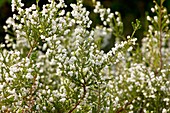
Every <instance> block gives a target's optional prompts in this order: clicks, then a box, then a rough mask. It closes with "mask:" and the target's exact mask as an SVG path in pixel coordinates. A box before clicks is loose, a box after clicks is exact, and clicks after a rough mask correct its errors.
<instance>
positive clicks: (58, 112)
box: [0, 0, 170, 113]
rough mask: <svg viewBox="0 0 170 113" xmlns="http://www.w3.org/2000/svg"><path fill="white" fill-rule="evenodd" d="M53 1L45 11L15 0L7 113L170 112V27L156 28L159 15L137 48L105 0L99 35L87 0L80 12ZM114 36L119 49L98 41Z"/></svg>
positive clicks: (5, 83) (3, 48) (1, 103)
mask: <svg viewBox="0 0 170 113" xmlns="http://www.w3.org/2000/svg"><path fill="white" fill-rule="evenodd" d="M48 2H49V3H48V4H45V5H43V7H42V10H40V8H39V7H38V5H35V4H33V5H32V6H31V7H29V8H25V9H24V8H23V6H24V4H23V3H21V0H12V11H16V12H17V14H13V17H10V18H9V19H8V20H7V21H6V23H7V25H6V26H4V29H5V31H6V32H8V34H7V35H6V37H5V40H6V41H5V44H0V112H17V113H20V112H26V113H27V112H31V113H36V112H52V113H67V112H68V113H73V112H82V113H86V112H88V113H95V112H104V113H119V112H124V111H127V112H129V113H133V112H134V113H135V112H144V113H147V112H162V113H168V112H170V108H169V106H170V93H169V92H170V80H169V76H170V65H169V64H168V62H169V61H170V58H169V56H170V55H169V52H168V51H169V49H170V48H169V45H168V44H169V42H168V41H169V39H168V36H169V35H168V31H169V28H168V25H167V26H165V27H164V28H160V29H155V28H156V27H155V25H157V24H156V22H157V23H158V24H159V21H158V20H159V19H160V17H159V16H158V17H157V19H156V17H154V19H152V18H151V17H148V18H149V21H151V25H150V26H149V30H148V35H147V36H146V38H144V39H143V40H144V43H142V44H143V46H142V48H134V47H135V46H136V40H137V39H136V38H134V37H133V34H132V36H127V39H126V40H124V41H120V40H122V39H120V38H122V37H123V35H122V33H123V23H122V22H121V17H120V14H119V13H118V12H115V13H111V10H110V9H109V8H108V9H105V8H103V7H102V6H101V3H100V2H95V1H93V3H94V4H95V9H94V13H99V14H100V19H101V21H102V22H103V25H98V26H96V27H94V28H92V29H89V28H90V27H91V24H92V20H90V18H89V14H90V12H89V11H87V10H86V8H85V7H84V6H83V3H82V1H81V0H78V1H77V4H70V7H71V8H72V11H67V10H66V8H67V5H66V4H65V3H64V1H63V0H57V2H55V0H48ZM37 3H38V0H37ZM157 7H158V6H157ZM161 9H162V8H161ZM152 10H153V12H155V11H157V10H159V8H157V9H156V8H154V9H152ZM162 13H163V14H164V15H163V14H162V15H163V16H166V15H167V14H166V11H164V10H163V12H162ZM161 19H162V18H161ZM165 20H169V19H168V17H166V18H165ZM152 21H153V22H152ZM162 22H165V21H162ZM160 24H161V23H160ZM166 24H168V23H167V22H166ZM157 26H158V25H157ZM134 27H135V26H134ZM11 28H12V32H11V31H10V30H11ZM136 29H137V28H136ZM160 30H161V31H160ZM111 35H114V36H115V37H116V39H115V40H116V41H115V42H116V43H115V46H114V47H113V48H111V50H110V51H109V52H107V53H105V52H104V51H103V50H101V49H100V47H101V45H102V43H101V45H100V44H99V43H98V41H97V40H98V37H100V36H103V37H105V36H106V37H107V36H110V37H109V38H111ZM160 38H161V39H162V40H161V41H160ZM103 40H105V41H103V43H104V44H103V45H104V46H105V45H107V41H106V39H103ZM158 48H161V54H160V49H158ZM157 60H158V61H157ZM159 64H162V65H163V66H162V65H159ZM155 69H156V70H155ZM160 103H161V104H160Z"/></svg>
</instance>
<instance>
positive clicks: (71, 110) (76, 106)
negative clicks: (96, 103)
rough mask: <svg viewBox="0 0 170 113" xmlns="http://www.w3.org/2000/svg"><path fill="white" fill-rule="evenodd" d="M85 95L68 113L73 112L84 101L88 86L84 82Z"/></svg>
mask: <svg viewBox="0 0 170 113" xmlns="http://www.w3.org/2000/svg"><path fill="white" fill-rule="evenodd" d="M83 91H84V92H83V96H82V97H81V98H80V100H79V101H78V102H77V103H76V104H75V106H74V107H73V108H72V109H71V110H70V111H69V112H68V113H72V112H73V111H74V110H75V109H76V108H77V106H78V105H80V103H81V102H82V100H83V99H84V98H85V95H86V86H85V84H83Z"/></svg>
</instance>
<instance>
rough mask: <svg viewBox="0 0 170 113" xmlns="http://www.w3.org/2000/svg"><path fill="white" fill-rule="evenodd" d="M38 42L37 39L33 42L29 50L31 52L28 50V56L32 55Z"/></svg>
mask: <svg viewBox="0 0 170 113" xmlns="http://www.w3.org/2000/svg"><path fill="white" fill-rule="evenodd" d="M36 44H37V41H35V42H34V44H33V46H32V47H31V48H30V50H29V52H28V54H27V57H28V58H29V57H30V55H31V53H32V51H33V49H34V47H35V46H36Z"/></svg>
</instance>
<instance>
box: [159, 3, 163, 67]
mask: <svg viewBox="0 0 170 113" xmlns="http://www.w3.org/2000/svg"><path fill="white" fill-rule="evenodd" d="M162 5H163V4H162V1H161V2H160V10H159V14H160V17H159V31H160V35H159V54H160V70H161V69H162V66H163V60H162V8H163V6H162Z"/></svg>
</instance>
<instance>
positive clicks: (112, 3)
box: [0, 0, 170, 42]
mask: <svg viewBox="0 0 170 113" xmlns="http://www.w3.org/2000/svg"><path fill="white" fill-rule="evenodd" d="M2 1H3V2H0V3H1V4H0V42H2V41H3V38H4V36H5V33H4V30H3V25H4V24H5V21H6V19H7V18H8V17H9V16H12V12H11V4H10V2H9V1H10V0H2ZM65 1H66V3H67V4H68V5H69V4H70V3H75V1H76V0H65ZM100 1H101V2H102V4H103V5H104V7H110V8H111V10H112V12H115V11H119V12H120V13H121V15H122V20H123V22H124V35H125V36H126V35H130V34H131V32H132V31H133V29H132V26H131V22H133V21H135V19H136V18H137V19H139V20H140V21H141V24H142V28H141V29H140V30H138V31H137V33H136V34H135V36H136V37H138V40H139V42H140V40H141V38H142V37H143V31H144V30H146V19H145V16H146V12H148V13H150V8H151V7H153V6H154V4H153V1H152V0H100ZM22 2H23V3H25V7H29V6H31V4H33V3H36V0H22ZM47 2H48V0H40V2H39V5H40V7H41V6H42V5H43V4H45V3H47ZM158 2H159V0H158ZM84 4H85V6H86V7H87V9H88V10H93V5H92V2H91V0H84ZM164 5H165V6H166V7H167V9H168V11H170V0H166V1H165V3H164ZM68 10H70V8H69V9H68ZM91 18H92V19H93V20H95V21H94V24H97V23H99V22H100V21H99V19H96V16H93V15H92V16H91Z"/></svg>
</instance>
